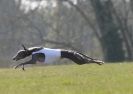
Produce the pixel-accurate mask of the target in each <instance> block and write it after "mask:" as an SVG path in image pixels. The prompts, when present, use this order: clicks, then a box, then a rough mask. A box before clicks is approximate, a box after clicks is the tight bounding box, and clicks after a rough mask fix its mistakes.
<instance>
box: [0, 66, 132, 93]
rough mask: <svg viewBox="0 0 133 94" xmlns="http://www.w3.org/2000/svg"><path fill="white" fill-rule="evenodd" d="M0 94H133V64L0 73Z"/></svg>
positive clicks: (46, 67) (38, 68)
mask: <svg viewBox="0 0 133 94" xmlns="http://www.w3.org/2000/svg"><path fill="white" fill-rule="evenodd" d="M0 94H133V64H132V63H123V64H122V63H117V64H105V65H103V66H98V65H95V64H90V65H82V66H79V65H59V66H44V67H32V68H27V69H26V71H21V70H15V69H0Z"/></svg>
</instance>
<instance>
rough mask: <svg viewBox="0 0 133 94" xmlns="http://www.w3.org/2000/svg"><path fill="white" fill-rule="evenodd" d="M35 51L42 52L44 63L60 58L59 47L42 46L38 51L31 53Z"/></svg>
mask: <svg viewBox="0 0 133 94" xmlns="http://www.w3.org/2000/svg"><path fill="white" fill-rule="evenodd" d="M36 53H43V54H44V55H45V61H44V63H53V62H55V61H56V60H59V59H60V58H61V49H50V48H43V49H41V50H39V51H36V52H33V53H32V55H33V54H36Z"/></svg>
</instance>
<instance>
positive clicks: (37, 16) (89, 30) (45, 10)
mask: <svg viewBox="0 0 133 94" xmlns="http://www.w3.org/2000/svg"><path fill="white" fill-rule="evenodd" d="M21 44H24V45H25V46H26V47H31V46H45V47H50V48H63V49H72V50H77V51H79V52H82V53H85V54H87V55H88V56H91V57H93V58H97V59H100V60H104V61H106V62H124V61H132V60H133V0H0V61H1V62H0V66H1V67H8V66H10V64H11V63H12V56H13V55H14V54H15V53H16V52H17V51H18V50H19V49H22V47H21ZM65 63H67V62H65Z"/></svg>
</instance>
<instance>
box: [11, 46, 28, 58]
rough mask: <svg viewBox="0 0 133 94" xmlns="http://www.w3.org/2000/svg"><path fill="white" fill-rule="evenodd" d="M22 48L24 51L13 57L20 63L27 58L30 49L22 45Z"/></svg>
mask: <svg viewBox="0 0 133 94" xmlns="http://www.w3.org/2000/svg"><path fill="white" fill-rule="evenodd" d="M22 46H23V48H24V50H19V51H18V52H17V54H16V55H15V56H14V57H13V60H16V61H18V60H20V59H23V58H25V57H27V55H28V49H27V48H26V47H25V46H24V45H22Z"/></svg>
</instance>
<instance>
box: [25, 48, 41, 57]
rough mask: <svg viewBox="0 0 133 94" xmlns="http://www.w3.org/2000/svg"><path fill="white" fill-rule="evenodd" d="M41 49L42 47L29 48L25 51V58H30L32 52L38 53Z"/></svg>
mask: <svg viewBox="0 0 133 94" xmlns="http://www.w3.org/2000/svg"><path fill="white" fill-rule="evenodd" d="M41 49H43V47H31V48H28V50H26V56H30V55H31V54H32V53H33V52H36V51H39V50H41Z"/></svg>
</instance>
